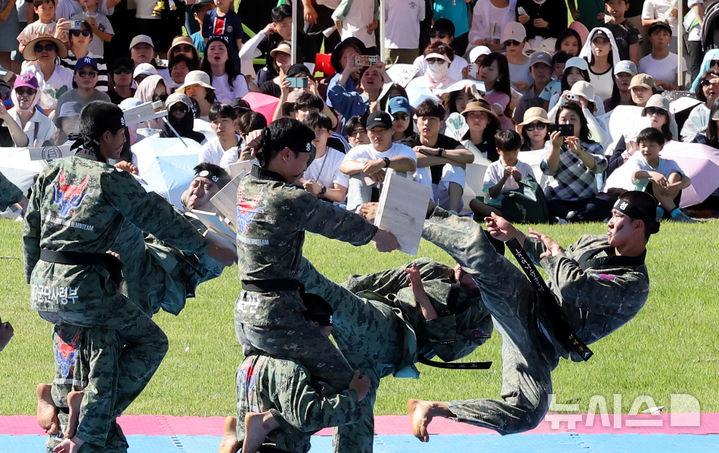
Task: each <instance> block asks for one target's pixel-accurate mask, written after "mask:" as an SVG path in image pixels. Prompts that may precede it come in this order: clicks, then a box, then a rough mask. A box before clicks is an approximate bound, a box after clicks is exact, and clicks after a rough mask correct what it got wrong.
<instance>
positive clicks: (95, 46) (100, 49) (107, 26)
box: [72, 12, 115, 57]
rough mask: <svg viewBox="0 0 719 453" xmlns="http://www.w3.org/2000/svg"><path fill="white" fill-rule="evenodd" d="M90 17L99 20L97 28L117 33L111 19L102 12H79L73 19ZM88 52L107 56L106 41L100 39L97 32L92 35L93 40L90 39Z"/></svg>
mask: <svg viewBox="0 0 719 453" xmlns="http://www.w3.org/2000/svg"><path fill="white" fill-rule="evenodd" d="M88 17H94V18H95V21H96V22H97V28H99V29H100V31H104V32H105V33H109V34H111V35H115V30H113V28H112V24H111V23H110V19H108V18H107V16H106V15H104V14H100V13H90V12H87V13H81V14H77V15H75V16H73V17H72V19H73V20H83V21H84V20H85V19H86V18H88ZM87 49H88V52H89V53H90V54H95V55H100V56H101V57H104V56H105V41H103V40H102V39H100V37H99V36H97V35H96V34H93V35H92V41H90V45H89V46H88V47H87Z"/></svg>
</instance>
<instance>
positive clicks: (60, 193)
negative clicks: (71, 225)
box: [52, 170, 92, 217]
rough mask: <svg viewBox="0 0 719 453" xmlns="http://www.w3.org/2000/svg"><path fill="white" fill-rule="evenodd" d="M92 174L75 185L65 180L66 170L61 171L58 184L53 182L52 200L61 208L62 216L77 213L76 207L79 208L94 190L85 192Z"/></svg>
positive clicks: (60, 213)
mask: <svg viewBox="0 0 719 453" xmlns="http://www.w3.org/2000/svg"><path fill="white" fill-rule="evenodd" d="M88 181H90V176H89V175H88V176H85V179H83V180H82V181H81V182H80V184H77V185H75V186H73V185H72V184H67V183H66V182H65V170H63V171H61V172H60V177H59V179H58V182H57V186H56V185H54V184H53V190H54V194H53V197H52V202H53V203H54V204H56V205H57V206H58V207H59V208H60V212H59V215H60V217H68V216H69V215H72V214H74V213H75V211H74V209H76V208H79V207H80V205H81V204H82V201H83V200H84V199H85V197H86V196H87V195H91V194H92V192H88V193H85V189H87V183H88Z"/></svg>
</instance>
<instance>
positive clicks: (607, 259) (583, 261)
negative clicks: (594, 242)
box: [579, 246, 647, 269]
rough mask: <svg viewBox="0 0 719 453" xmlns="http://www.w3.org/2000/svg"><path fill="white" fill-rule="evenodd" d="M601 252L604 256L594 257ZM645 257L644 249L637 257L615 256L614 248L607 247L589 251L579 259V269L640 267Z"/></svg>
mask: <svg viewBox="0 0 719 453" xmlns="http://www.w3.org/2000/svg"><path fill="white" fill-rule="evenodd" d="M601 252H605V255H606V256H601V257H598V258H597V257H596V256H597V255H598V254H600V253H601ZM646 256H647V251H646V249H645V250H644V251H643V252H642V253H641V254H640V255H637V256H617V255H616V253H615V250H614V247H611V246H608V247H604V248H600V249H593V250H589V251H588V252H586V253H585V254H583V255H582V256H581V257H580V258H579V267H581V268H582V269H589V268H592V269H606V268H613V267H627V266H633V267H634V266H642V265H643V264H644V258H646Z"/></svg>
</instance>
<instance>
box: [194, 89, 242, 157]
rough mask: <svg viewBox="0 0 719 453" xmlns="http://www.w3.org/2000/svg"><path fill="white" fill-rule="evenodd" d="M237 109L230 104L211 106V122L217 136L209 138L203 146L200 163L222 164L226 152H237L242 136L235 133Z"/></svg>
mask: <svg viewBox="0 0 719 453" xmlns="http://www.w3.org/2000/svg"><path fill="white" fill-rule="evenodd" d="M235 119H237V114H236V113H235V109H234V108H232V106H231V105H228V104H219V103H215V104H212V107H210V123H211V124H212V130H213V131H215V133H216V134H217V138H213V139H212V140H209V141H208V142H207V143H205V144H204V145H203V146H202V150H201V151H200V159H199V161H198V163H202V162H209V163H211V164H215V165H220V161H221V159H222V156H223V155H224V154H225V153H234V154H237V143H238V142H239V141H240V136H239V135H237V134H235Z"/></svg>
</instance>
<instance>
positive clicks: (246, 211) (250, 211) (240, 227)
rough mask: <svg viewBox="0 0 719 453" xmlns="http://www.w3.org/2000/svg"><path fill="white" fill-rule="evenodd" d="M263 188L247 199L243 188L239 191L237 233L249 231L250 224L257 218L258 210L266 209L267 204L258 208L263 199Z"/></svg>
mask: <svg viewBox="0 0 719 453" xmlns="http://www.w3.org/2000/svg"><path fill="white" fill-rule="evenodd" d="M262 192H263V191H262V190H260V193H258V194H257V196H256V197H255V198H254V199H252V200H246V199H245V197H244V194H243V191H242V189H239V190H238V191H237V233H238V234H242V233H247V230H248V229H249V228H250V224H251V223H252V221H253V220H254V219H255V215H257V213H258V212H262V211H264V210H265V206H263V207H261V208H258V207H257V205H258V204H259V203H260V200H261V199H262Z"/></svg>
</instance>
